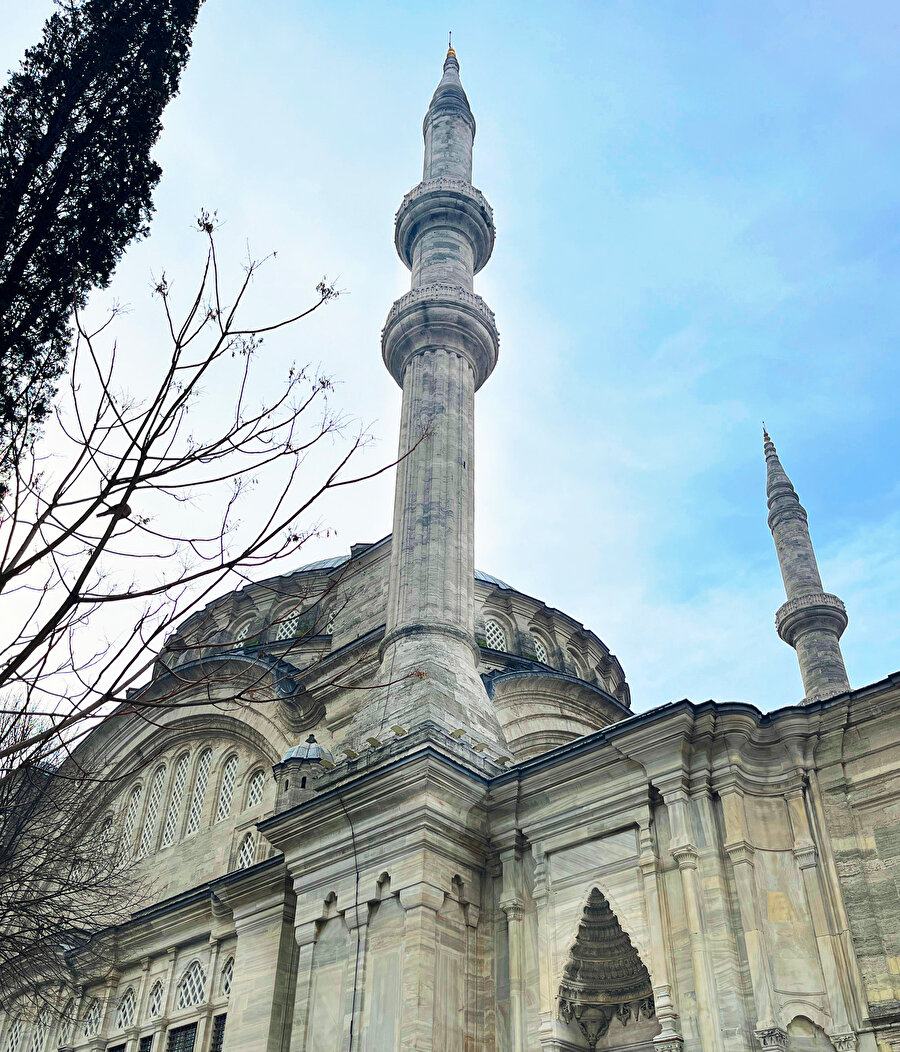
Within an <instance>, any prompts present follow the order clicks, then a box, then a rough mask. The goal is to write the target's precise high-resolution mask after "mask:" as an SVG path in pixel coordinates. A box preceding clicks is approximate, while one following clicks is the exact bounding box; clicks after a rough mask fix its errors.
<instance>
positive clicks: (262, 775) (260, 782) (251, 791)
mask: <svg viewBox="0 0 900 1052" xmlns="http://www.w3.org/2000/svg"><path fill="white" fill-rule="evenodd" d="M265 788H266V772H265V771H257V772H256V774H254V775H253V777H252V778H251V779H250V784H249V785H248V786H247V806H248V807H256V805H257V804H258V803H259V802H260V800H262V797H263V791H264V790H265Z"/></svg>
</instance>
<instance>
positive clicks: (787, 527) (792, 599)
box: [763, 427, 850, 701]
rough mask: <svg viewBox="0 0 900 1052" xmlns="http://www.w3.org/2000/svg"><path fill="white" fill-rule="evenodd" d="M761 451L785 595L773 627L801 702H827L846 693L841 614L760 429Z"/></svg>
mask: <svg viewBox="0 0 900 1052" xmlns="http://www.w3.org/2000/svg"><path fill="white" fill-rule="evenodd" d="M763 448H764V450H765V454H766V497H767V503H768V506H769V529H770V530H771V531H772V537H773V538H774V540H775V551H776V552H777V554H778V563H779V566H780V567H781V576H782V578H783V580H784V590H785V593H786V595H787V602H786V603H785V604H784V605H783V606H782V607H781V608H780V609H779V610H778V612H777V613H776V615H775V627H776V629H777V630H778V634H779V636H781V638H782V639H783V640H784V641H785V643H788V644H789V645H790V646H792V647H793V648H794V649H795V650H796V651H797V660H798V661H799V663H800V674H801V676H802V677H803V689H804V691H805V693H806V698H807V700H809V701H813V700H818V699H821V698H829V697H832V696H833V695H835V694H840V693H842V692H843V691H845V690H849V689H850V684H849V681H848V680H847V670H846V668H845V667H844V658H843V655H842V654H841V645H840V638H841V635H842V633H843V631H844V629H845V628H846V627H847V611H846V609H845V608H844V604H843V603H842V602H841V600H840V599H838V597H837V596H836V595H831V594H830V593H829V592H826V591H824V590H823V588H822V578H821V577H820V576H819V567H818V565H817V563H816V553H815V551H814V550H813V546H812V541H811V540H810V537H809V527H808V525H807V518H806V511H805V509H804V508H803V505H802V504H801V503H800V500H799V498H798V497H797V493H796V490H795V489H794V487H793V485H792V483H791V480H790V479H789V478H788V476H787V473H786V472H785V470H784V468H783V467H782V466H781V461H780V460H779V459H778V453H777V451H776V449H775V444H774V443H773V442H772V439H771V438H770V437H769V434H768V432H767V431H766V429H765V427H763Z"/></svg>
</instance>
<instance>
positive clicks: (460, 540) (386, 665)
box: [351, 47, 506, 754]
mask: <svg viewBox="0 0 900 1052" xmlns="http://www.w3.org/2000/svg"><path fill="white" fill-rule="evenodd" d="M423 134H424V138H425V163H424V172H423V179H422V182H421V183H419V185H418V186H416V187H414V188H413V189H412V190H410V192H409V193H408V194H407V195H406V197H404V199H403V202H402V204H401V205H400V210H399V211H398V212H397V217H396V228H395V235H394V243H395V245H396V248H397V253H398V255H399V256H400V258H401V259H402V260H403V262H404V263H405V264H406V265H407V267H409V269H410V271H411V272H412V287H411V290H410V291H409V292H408V293H407V294H406V295H405V296H402V297H401V298H400V299H399V300H397V302H396V303H395V304H394V305H393V307H391V310H390V312H389V314H388V318H387V322H386V323H385V327H384V330H383V332H382V338H381V344H382V355H383V358H384V363H385V365H386V366H387V368H388V371H389V372H390V374H391V375H392V376H393V377H394V379H395V380H396V381H397V383H398V384H399V385H400V386H401V388H402V389H403V407H402V410H401V421H400V458H401V460H400V463H399V465H398V468H397V483H396V492H395V497H394V529H393V539H392V542H391V563H390V571H389V572H390V577H389V582H388V605H387V624H386V629H385V637H384V641H383V642H382V645H381V668H380V672H379V680H380V682H381V683H383V684H387V686H385V687H384V688H383V689H382V690H381V691H375V692H374V693H373V696H372V698H371V700H369V701H368V702H367V704H366V705H365V706H364V707H363V709H362V710H361V711H360V712H359V714H358V715H357V717H356V718H355V721H354V726H353V728H351V736H355V737H365V736H368V735H374V736H376V737H378V734H379V732H380V731H382V730H383V729H385V728H389V727H393V726H397V725H399V726H401V727H403V728H404V729H405V730H407V731H408V730H410V729H412V727H414V726H416V725H421V724H422V723H424V722H431V723H433V724H437V725H438V726H439V727H440V728H442V729H443V730H444V731H446V732H449V733H452V732H454V731H458V730H460V729H464V730H465V731H466V732H467V735H468V736H469V738H470V740H472V739H474V740H475V741H480V742H483V743H485V744H486V745H488V746H489V747H490V749H491V751H493V752H494V753H495V754H496V752H497V751H502V752H505V751H506V748H505V744H504V741H503V734H502V731H501V730H500V726H499V724H498V722H497V718H496V715H495V714H494V710H493V705H492V703H491V701H490V699H489V698H488V696H487V692H486V691H485V689H484V684H483V683H482V681H481V678H480V677H479V675H478V673H477V665H478V661H479V651H478V646H477V644H476V642H475V623H474V622H475V576H474V575H475V551H474V538H473V527H474V511H475V499H474V489H475V487H474V473H473V468H474V414H475V392H476V391H477V390H478V388H479V387H480V386H481V385H482V384H483V383H484V381H485V380H486V379H487V378H488V376H490V374H491V372H492V371H493V368H494V365H495V364H496V361H497V350H498V336H497V327H496V325H495V322H494V315H493V313H492V312H491V311H490V310H489V309H488V307H487V304H485V302H484V300H482V299H481V297H480V296H476V295H475V294H474V293H473V292H472V284H473V277H474V275H475V274H477V273H478V271H479V270H481V268H482V267H483V266H484V265H485V264H486V263H487V261H488V259H489V258H490V255H491V251H492V250H493V247H494V222H493V217H492V213H491V208H490V205H488V203H487V201H486V200H485V198H484V195H483V194H482V193H481V191H480V190H476V189H475V188H474V187H473V186H472V144H473V141H474V138H475V118H474V117H473V116H472V110H471V108H470V107H469V100H468V98H467V97H466V93H465V91H464V90H463V86H462V82H461V81H460V78H459V61H458V59H457V57H456V52H455V51H454V50H453V48H452V47H450V48H449V49H448V51H447V56H446V58H445V60H444V68H443V73H442V76H441V79H440V82H439V83H438V86H437V88H436V90H435V92H434V95H433V97H432V99H431V103H430V105H429V107H428V112H427V113H426V115H425V122H424V126H423Z"/></svg>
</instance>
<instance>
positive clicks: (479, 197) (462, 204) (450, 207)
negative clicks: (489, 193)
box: [394, 178, 494, 274]
mask: <svg viewBox="0 0 900 1052" xmlns="http://www.w3.org/2000/svg"><path fill="white" fill-rule="evenodd" d="M441 229H443V230H446V229H453V230H458V231H459V232H460V233H461V234H462V235H463V236H464V237H465V238H466V240H467V241H468V242H469V243H470V244H471V246H472V256H473V260H474V269H473V273H474V274H477V273H478V272H479V271H480V270H481V269H482V267H484V265H485V264H486V263H487V261H488V260H489V259H490V258H491V253H492V252H493V251H494V214H493V211H492V210H491V206H490V205H489V204H488V202H487V198H486V197H485V196H484V194H483V193H482V192H481V191H480V190H477V189H476V188H475V187H474V186H472V185H471V183H467V182H466V181H465V180H464V179H450V178H440V179H428V180H426V181H425V182H422V183H419V185H418V186H415V187H413V189H412V190H410V191H409V193H408V194H407V195H406V197H404V198H403V201H402V203H401V205H400V208H399V209H398V211H397V216H396V224H395V227H394V245H395V246H396V248H397V255H398V256H399V257H400V258H401V259H402V260H403V262H404V263H405V264H406V266H407V267H409V268H410V270H411V269H412V265H413V252H414V251H415V246H416V242H417V241H418V240H419V239H420V238H421V237H422V236H423V235H424V234H425V233H427V232H428V231H429V230H441Z"/></svg>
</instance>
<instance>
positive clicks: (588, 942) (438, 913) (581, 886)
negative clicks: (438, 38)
mask: <svg viewBox="0 0 900 1052" xmlns="http://www.w3.org/2000/svg"><path fill="white" fill-rule="evenodd" d="M474 136H475V120H474V118H473V116H472V111H471V109H470V107H469V102H468V99H467V97H466V94H465V92H464V90H463V87H462V84H461V81H460V76H459V63H458V60H457V57H456V54H455V52H454V51H453V50H452V49H451V50H450V51H449V52H448V54H447V57H446V61H445V62H444V67H443V73H442V76H441V79H440V82H439V84H438V87H437V90H436V91H435V93H434V96H433V98H432V100H431V103H430V105H429V107H428V111H427V114H426V116H425V123H424V139H425V162H424V173H423V177H422V181H421V182H420V183H418V185H417V186H415V187H414V188H413V189H412V190H411V191H410V192H409V193H408V194H407V195H406V196H405V197H404V198H403V201H402V203H401V205H400V209H399V211H398V213H397V217H396V234H395V245H396V249H397V252H398V253H399V255H400V258H401V259H402V260H403V262H404V263H405V264H406V265H407V267H408V268H409V269H410V271H411V274H412V283H411V289H410V291H409V292H408V293H406V294H405V295H404V296H402V297H401V298H400V299H399V300H397V302H396V303H394V304H393V306H392V307H391V308H390V311H389V313H388V316H387V320H386V323H385V326H384V330H383V333H382V349H383V357H384V362H385V365H386V366H387V368H388V370H389V371H390V373H391V375H392V376H393V377H394V379H395V380H396V381H397V383H398V384H399V385H400V387H401V388H402V391H403V401H402V415H401V421H400V454H401V460H400V462H399V466H398V470H397V481H396V494H395V504H394V518H393V532H392V535H391V536H390V537H386V538H383V539H382V540H379V541H375V542H374V543H360V544H355V545H354V546H353V547H352V548H351V549H350V552H349V553H348V554H346V555H343V556H341V557H338V558H334V559H329V560H325V561H321V562H318V563H314V564H312V565H309V566H305V567H302V568H300V569H298V570H296V571H294V572H292V573H287V574H285V575H283V576H281V577H276V578H273V579H270V580H266V581H262V582H259V583H255V584H251V585H248V586H247V587H245V588H243V589H241V590H239V591H236V592H234V593H232V594H230V595H228V596H226V597H224V598H222V599H219V600H217V601H215V602H213V603H212V604H210V605H209V606H208V607H206V608H205V609H204V610H202V611H200V612H198V613H197V614H195V615H194V616H192V617H190V618H189V619H188V620H187V621H185V622H184V623H183V624H181V625H180V626H179V627H178V629H177V631H176V632H175V633H174V634H173V635H171V636H170V637H169V639H168V640H167V642H166V644H165V646H164V648H163V650H162V651H161V652H160V654H159V655H158V659H157V662H156V666H155V671H154V675H153V677H152V681H151V682H150V683H149V684H148V685H147V686H146V687H144V688H143V689H142V691H141V692H140V698H141V701H142V702H144V703H152V702H154V701H158V702H159V706H160V707H159V711H158V714H157V715H156V718H155V720H154V722H153V724H152V725H151V724H150V723H148V722H147V721H146V720H144V719H143V718H141V717H140V716H139V715H136V714H135V712H134V708H133V707H129V705H128V704H127V703H125V704H123V705H122V706H121V710H120V711H119V712H118V713H117V714H116V715H114V716H113V717H112V718H110V719H109V720H107V721H106V722H104V723H103V724H102V725H100V726H99V727H98V728H97V729H96V730H95V731H94V732H93V733H92V735H91V736H90V737H89V738H88V739H87V740H86V742H85V743H84V744H83V745H82V746H81V747H80V748H81V757H82V759H83V760H84V761H85V762H86V763H88V764H92V765H93V767H94V768H95V769H102V770H103V771H104V772H106V773H107V774H108V776H109V778H110V783H109V784H110V785H112V786H114V789H110V788H108V787H107V786H104V787H102V788H101V789H97V791H96V792H97V799H96V800H94V801H93V809H94V810H95V812H96V814H97V819H98V821H107V820H110V821H112V823H113V828H115V829H116V831H117V835H118V836H120V837H121V838H122V839H123V841H124V842H125V843H126V844H127V845H128V849H129V850H130V851H132V852H133V854H134V856H135V858H136V859H137V860H138V861H137V869H138V871H139V872H140V873H143V874H146V875H148V876H149V877H150V878H151V880H152V883H151V886H152V888H153V895H152V900H151V901H148V902H147V903H146V905H145V906H144V907H143V908H142V909H140V910H139V912H137V913H135V914H134V915H133V917H132V919H131V920H130V922H129V923H127V924H125V925H123V926H122V928H121V930H119V931H118V932H117V934H116V953H115V961H114V962H113V963H112V964H111V966H110V968H108V969H106V971H105V972H104V973H103V974H102V975H101V974H84V975H83V976H81V979H82V986H81V987H80V991H79V993H78V995H77V997H76V998H75V999H74V1000H73V1002H72V1003H71V1005H70V1006H69V1011H68V1012H67V1014H66V1019H65V1020H64V1021H63V1022H62V1023H61V1024H58V1025H54V1027H53V1028H45V1029H44V1030H40V1029H39V1025H38V1024H33V1023H32V1024H29V1023H27V1022H26V1021H24V1020H23V1018H22V1017H21V1016H17V1015H16V1011H15V1008H14V1006H13V1007H11V1006H5V1007H6V1013H5V1015H4V1016H3V1019H2V1024H0V1052H44V1050H45V1049H47V1048H54V1049H55V1048H64V1049H74V1050H76V1052H221V1050H222V1049H223V1048H224V1049H225V1050H226V1052H393V1050H403V1052H414V1050H415V1052H581V1050H586V1049H590V1050H594V1049H630V1050H634V1052H637V1050H647V1052H650V1050H656V1052H682V1050H683V1052H700V1050H703V1052H750V1050H754V1052H757V1050H759V1049H763V1050H767V1049H773V1050H781V1049H790V1050H792V1052H793V1050H796V1052H800V1050H802V1052H814V1050H815V1052H826V1050H837V1052H855V1050H859V1052H876V1050H879V1052H889V1050H893V1052H898V1050H900V743H898V735H897V734H896V727H897V724H898V718H900V673H895V674H893V675H891V676H889V677H888V678H887V679H885V680H883V681H881V682H878V683H873V684H870V685H868V686H864V687H859V688H856V689H851V687H850V685H849V683H848V680H847V675H846V672H845V669H844V663H843V659H842V656H841V650H840V643H839V640H840V636H841V633H842V632H843V630H844V628H845V626H846V624H847V614H846V611H845V609H844V605H843V603H842V602H841V600H840V599H838V598H837V597H836V596H834V595H831V594H829V593H828V592H826V591H824V589H823V586H822V581H821V579H820V577H819V572H818V569H817V566H816V559H815V554H814V552H813V548H812V544H811V542H810V536H809V531H808V528H807V520H806V513H805V511H804V510H803V508H802V506H801V505H800V502H799V500H798V497H797V494H796V493H795V491H794V488H793V486H792V484H791V482H790V480H789V479H788V476H787V475H786V473H785V471H784V469H783V468H782V465H781V463H780V461H779V457H778V454H777V453H776V450H775V446H774V445H773V443H772V441H771V439H770V438H769V436H768V435H765V436H764V440H765V444H764V451H765V460H766V469H767V495H768V506H769V525H770V527H771V530H772V533H773V537H774V541H775V547H776V551H777V555H778V560H779V564H780V567H781V572H782V576H783V578H784V585H785V591H786V602H785V604H784V605H783V606H782V607H781V609H780V610H779V611H778V613H777V615H776V628H777V631H778V633H779V635H780V636H781V638H782V639H783V640H784V641H785V642H786V643H787V644H789V645H790V646H791V647H793V648H794V649H795V650H796V653H797V658H798V661H799V665H800V671H801V674H802V680H803V692H804V697H803V699H802V700H801V701H799V702H798V704H796V705H793V706H789V707H787V708H781V709H778V710H777V711H772V712H761V711H759V710H758V709H757V708H755V707H754V706H752V705H749V704H742V703H734V702H728V703H718V702H715V701H705V702H702V703H700V704H694V703H692V702H690V701H679V702H674V703H671V704H667V705H663V706H661V707H659V708H656V709H653V710H651V711H647V712H642V713H640V714H637V715H634V714H632V712H631V697H630V693H629V687H628V683H627V681H626V678H625V673H624V671H623V669H622V667H621V665H620V663H619V661H618V660H617V659H616V657H615V656H614V655H613V653H612V652H611V651H610V649H609V647H608V646H607V644H606V643H605V642H604V641H603V640H602V639H600V638H599V637H598V636H597V635H595V634H594V632H593V631H591V630H590V629H588V628H585V626H584V625H582V624H581V623H579V622H578V621H577V620H576V619H575V618H574V617H571V616H569V615H568V614H566V613H563V612H562V611H560V610H557V609H555V608H553V607H552V606H548V605H547V604H546V603H544V602H542V601H540V600H538V599H535V598H532V597H531V596H528V595H525V594H523V593H522V592H519V591H518V590H516V588H514V587H513V586H512V585H509V584H506V583H505V582H503V581H500V580H498V579H496V578H494V577H491V576H490V575H488V574H486V573H482V572H479V571H477V570H476V569H475V565H474V543H473V528H474V486H473V465H474V439H473V418H474V406H475V395H476V392H477V391H478V389H479V388H480V387H481V385H482V384H483V383H484V382H485V381H486V380H487V378H488V377H489V376H490V374H491V372H492V370H493V368H494V366H495V363H496V361H497V353H498V334H497V327H496V324H495V320H494V315H493V313H492V312H491V310H490V309H489V307H488V305H487V304H486V303H485V302H484V300H483V299H482V298H481V297H480V296H478V295H477V294H476V293H475V292H474V291H473V278H474V275H476V274H477V273H478V272H479V271H480V270H481V269H482V268H483V267H484V266H485V265H486V264H487V262H488V260H489V259H490V256H491V251H492V248H493V244H494V224H493V218H492V213H491V208H490V206H489V204H488V202H487V200H486V199H485V197H484V195H483V194H482V193H481V191H480V190H478V189H476V188H475V187H474V186H473V185H472V146H473V141H474ZM773 573H774V564H773ZM173 692H175V693H178V695H179V697H180V698H181V701H180V703H179V705H178V706H177V707H168V706H167V704H166V703H167V700H168V699H170V698H171V697H172V694H173ZM798 693H799V692H798ZM185 700H188V701H190V704H189V705H185Z"/></svg>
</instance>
